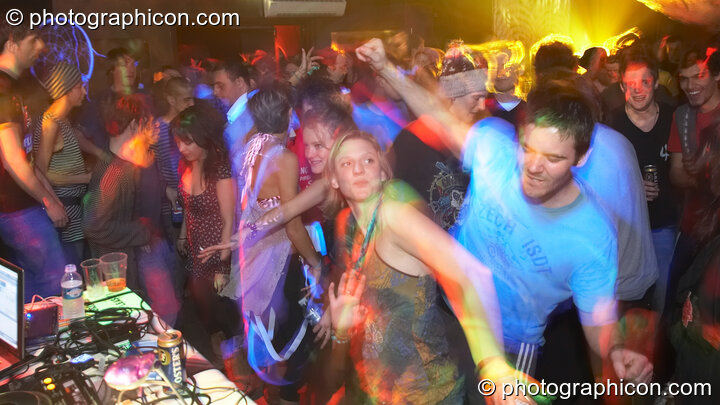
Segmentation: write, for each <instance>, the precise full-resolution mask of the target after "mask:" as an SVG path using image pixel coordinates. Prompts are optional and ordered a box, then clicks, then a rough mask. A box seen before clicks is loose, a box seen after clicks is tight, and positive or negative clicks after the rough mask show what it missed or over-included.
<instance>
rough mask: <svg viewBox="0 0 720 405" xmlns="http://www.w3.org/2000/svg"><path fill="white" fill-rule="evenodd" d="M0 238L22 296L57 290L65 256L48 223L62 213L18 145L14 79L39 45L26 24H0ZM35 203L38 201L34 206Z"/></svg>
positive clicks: (25, 127)
mask: <svg viewBox="0 0 720 405" xmlns="http://www.w3.org/2000/svg"><path fill="white" fill-rule="evenodd" d="M0 46H1V47H2V48H1V49H0V238H2V241H3V243H4V244H5V245H6V246H7V247H8V248H10V250H11V253H12V254H13V255H14V257H12V258H10V259H11V261H15V262H16V263H17V264H18V265H20V266H21V267H23V268H24V269H25V272H26V284H25V300H26V301H30V300H31V299H32V297H33V295H34V294H39V295H41V296H43V297H48V296H52V295H57V294H58V292H59V291H60V278H61V277H62V268H63V265H64V264H65V257H64V255H63V251H62V248H61V246H60V240H59V239H58V234H57V231H56V230H55V228H54V227H53V224H54V225H55V226H57V227H63V226H65V224H66V223H67V220H68V218H67V215H66V214H65V209H64V207H63V205H62V204H61V203H60V201H59V200H58V198H57V196H56V195H55V193H54V192H53V191H52V188H51V186H50V184H49V183H48V181H47V179H45V177H44V176H43V175H42V174H41V173H40V172H39V171H34V170H33V168H32V166H31V165H30V163H29V161H28V159H27V156H26V152H28V151H27V150H26V149H25V148H24V139H25V137H26V134H29V132H30V131H29V124H30V117H29V116H28V114H27V108H26V107H25V105H24V104H23V100H22V97H21V96H20V94H19V92H18V89H17V79H18V77H19V76H20V74H21V73H22V72H23V71H24V70H25V69H28V68H29V67H30V66H32V64H33V63H34V62H35V60H36V59H37V57H38V55H39V54H40V52H41V51H42V49H43V48H44V46H45V44H44V43H43V41H42V39H40V38H39V37H38V36H37V34H36V32H34V31H31V30H30V29H29V28H28V27H27V26H26V25H21V26H16V27H13V26H10V25H8V24H5V25H3V26H2V27H0ZM38 202H39V203H40V204H42V206H40V205H38Z"/></svg>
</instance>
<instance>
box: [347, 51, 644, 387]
mask: <svg viewBox="0 0 720 405" xmlns="http://www.w3.org/2000/svg"><path fill="white" fill-rule="evenodd" d="M357 54H358V58H359V59H360V60H361V61H363V62H368V63H369V64H370V66H371V67H372V68H373V69H374V70H375V71H376V72H378V74H379V75H381V76H382V77H383V78H384V79H385V80H387V81H388V83H389V84H390V85H391V86H392V87H393V88H394V89H395V90H397V91H398V92H399V93H400V94H401V95H402V97H403V99H404V100H405V101H406V103H407V104H408V106H409V107H410V108H411V109H412V110H413V112H414V113H415V114H416V115H417V116H418V117H421V119H424V120H425V121H426V122H428V123H429V124H430V125H434V126H437V127H438V129H439V130H441V131H444V132H443V133H445V134H446V138H445V139H443V141H444V142H445V143H446V144H447V146H448V147H449V148H450V149H451V150H453V151H455V152H457V153H458V154H461V155H462V158H463V160H464V165H465V167H466V168H467V169H469V170H470V172H471V173H470V174H471V183H470V187H469V190H468V194H467V196H466V197H465V200H464V205H463V210H462V211H461V214H460V218H459V219H458V221H457V226H456V228H455V229H454V232H455V235H456V236H457V238H458V240H459V241H460V242H461V243H462V244H463V245H464V246H465V247H466V248H467V249H468V250H469V251H470V252H471V253H473V254H474V255H476V256H477V257H478V258H479V259H480V261H481V262H483V263H484V264H485V265H486V266H487V267H488V268H490V270H491V271H492V272H493V278H494V284H495V288H496V291H497V296H498V301H499V305H500V307H501V309H500V312H501V315H502V334H503V338H504V339H503V340H504V343H505V352H506V355H507V357H508V359H509V360H512V361H515V368H516V369H517V370H519V371H522V372H525V373H526V374H529V375H531V376H532V375H533V372H534V367H535V364H536V359H537V354H538V350H537V349H538V348H539V346H541V345H542V344H543V337H542V336H543V331H544V329H545V326H546V323H547V317H548V315H549V314H550V312H551V311H552V310H553V309H554V308H555V307H556V306H557V305H558V304H559V303H561V302H563V301H565V300H566V299H568V298H571V297H572V299H573V300H574V302H575V305H576V306H577V307H578V309H579V311H580V319H581V320H582V323H583V332H584V333H585V338H586V340H587V342H588V344H589V345H590V347H591V348H592V349H593V351H595V352H596V353H598V354H599V355H600V356H601V358H603V359H609V360H610V361H611V363H612V366H613V368H614V371H615V373H616V374H617V376H618V377H619V378H622V379H626V380H633V381H634V382H642V383H647V382H649V381H650V379H651V377H652V364H650V363H649V361H648V359H647V358H646V357H645V356H643V355H641V354H638V353H635V352H633V351H631V350H627V349H625V348H623V346H622V344H621V341H620V336H619V334H618V330H617V322H616V313H615V298H614V292H615V279H616V277H617V272H618V264H617V250H618V247H617V235H616V231H615V229H614V226H613V223H612V222H611V220H610V219H609V218H608V217H607V216H606V214H605V213H604V211H603V209H602V208H601V207H600V205H599V204H598V202H597V201H596V200H595V197H594V196H593V193H591V192H589V190H588V188H587V187H586V186H585V185H584V184H583V183H582V182H581V181H578V180H577V179H575V178H574V177H573V173H572V168H573V167H575V166H579V165H581V164H582V163H583V160H584V157H585V155H586V153H587V151H588V148H589V145H590V140H591V137H592V132H593V127H594V124H595V122H594V120H593V114H592V110H591V106H590V103H589V101H588V100H587V99H585V98H584V96H583V94H581V92H580V91H579V90H578V89H577V88H576V87H575V86H574V85H573V84H572V83H571V82H568V81H561V80H553V81H547V82H546V83H543V84H540V85H538V87H537V88H535V89H534V90H533V91H532V92H531V93H530V95H529V96H528V111H527V123H526V124H525V125H524V126H522V127H521V128H520V130H519V132H520V137H519V142H518V143H516V142H515V141H514V138H515V132H514V128H513V127H512V125H510V124H508V123H507V122H504V121H503V120H500V119H496V118H488V119H485V120H483V121H480V122H478V123H477V124H475V125H474V126H473V127H472V128H471V129H470V130H469V131H468V128H467V126H465V125H464V124H463V123H462V122H459V121H458V120H456V119H454V118H453V117H452V114H450V113H449V112H448V111H447V106H446V105H445V104H443V103H442V101H439V100H438V99H437V98H435V97H433V96H432V95H430V94H428V93H427V92H426V91H425V90H424V89H423V88H422V87H420V86H419V85H417V84H415V83H413V82H412V81H411V80H409V79H407V78H406V77H405V76H404V75H402V74H400V73H399V72H398V71H397V69H396V68H395V67H394V66H393V65H392V64H391V63H390V62H389V61H388V60H387V57H386V55H385V50H384V45H383V43H382V41H380V40H379V39H372V40H371V41H369V42H368V43H366V44H364V45H363V46H362V47H360V48H359V49H358V51H357ZM461 148H462V151H461V153H460V151H459V150H460V149H461ZM469 276H470V277H471V279H472V278H473V277H474V275H473V274H469ZM473 283H474V284H475V286H476V288H478V289H479V290H481V291H484V290H486V287H487V285H483V284H482V283H483V281H482V280H479V279H478V280H473Z"/></svg>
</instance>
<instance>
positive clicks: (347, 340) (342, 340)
mask: <svg viewBox="0 0 720 405" xmlns="http://www.w3.org/2000/svg"><path fill="white" fill-rule="evenodd" d="M330 339H332V341H333V342H335V343H337V344H339V345H346V344H348V343H350V336H346V337H344V338H342V337H338V336H337V335H335V334H334V333H333V335H332V336H330Z"/></svg>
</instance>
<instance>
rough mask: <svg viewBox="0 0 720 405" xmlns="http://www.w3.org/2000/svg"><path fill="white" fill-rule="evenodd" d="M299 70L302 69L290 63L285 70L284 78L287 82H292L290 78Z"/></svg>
mask: <svg viewBox="0 0 720 405" xmlns="http://www.w3.org/2000/svg"><path fill="white" fill-rule="evenodd" d="M298 69H300V68H299V67H298V65H296V64H294V63H292V62H288V64H287V65H285V69H283V76H284V77H285V80H290V78H291V77H293V75H294V74H295V73H297V71H298Z"/></svg>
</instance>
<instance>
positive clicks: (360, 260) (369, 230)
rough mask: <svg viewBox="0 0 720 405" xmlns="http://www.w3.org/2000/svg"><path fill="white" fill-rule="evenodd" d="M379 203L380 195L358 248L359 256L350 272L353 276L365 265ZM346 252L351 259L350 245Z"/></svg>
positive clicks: (380, 200) (380, 201)
mask: <svg viewBox="0 0 720 405" xmlns="http://www.w3.org/2000/svg"><path fill="white" fill-rule="evenodd" d="M380 203H382V194H381V195H380V198H379V199H378V202H377V205H376V206H375V210H374V211H373V214H372V217H371V218H370V223H369V224H368V228H367V232H365V239H363V244H362V247H361V248H360V255H359V256H358V258H357V260H355V261H354V264H353V266H352V269H351V272H352V273H353V274H355V273H356V272H357V271H358V269H360V267H362V265H363V263H365V256H366V255H367V249H368V245H369V244H370V239H372V234H373V232H374V231H375V224H376V223H377V213H378V209H379V208H380ZM351 243H352V242H351ZM348 251H349V252H350V255H351V259H352V245H351V246H350V249H348Z"/></svg>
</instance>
